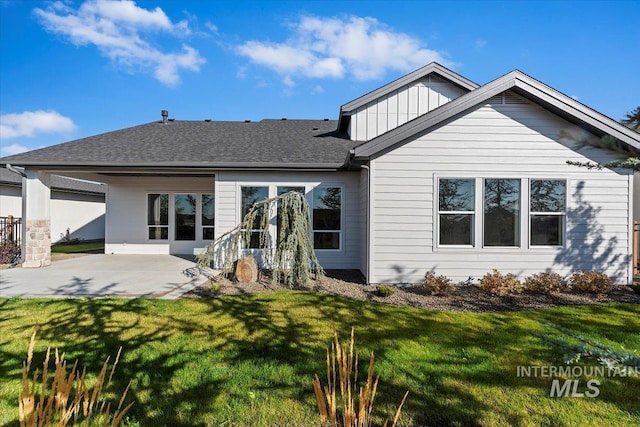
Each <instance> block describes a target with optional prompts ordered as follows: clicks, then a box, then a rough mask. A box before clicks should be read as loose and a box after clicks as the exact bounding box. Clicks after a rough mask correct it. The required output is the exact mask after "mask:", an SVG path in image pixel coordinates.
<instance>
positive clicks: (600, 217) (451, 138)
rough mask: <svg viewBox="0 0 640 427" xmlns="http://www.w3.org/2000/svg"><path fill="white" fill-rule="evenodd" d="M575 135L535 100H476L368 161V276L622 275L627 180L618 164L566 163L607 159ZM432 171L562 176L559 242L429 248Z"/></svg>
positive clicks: (622, 278) (625, 270)
mask: <svg viewBox="0 0 640 427" xmlns="http://www.w3.org/2000/svg"><path fill="white" fill-rule="evenodd" d="M568 135H569V136H570V135H581V136H578V137H577V138H576V137H567V136H568ZM582 137H588V135H584V133H583V132H581V131H579V129H578V128H577V127H576V126H574V125H572V124H570V123H568V122H566V121H564V120H562V119H560V118H558V117H557V116H555V115H553V114H551V113H549V112H547V111H545V110H543V109H542V108H540V107H537V106H534V105H515V104H511V105H494V106H490V105H485V106H482V107H478V108H476V109H475V110H473V111H472V112H470V113H468V114H467V115H465V116H464V117H461V118H459V119H457V120H455V121H453V122H451V123H449V124H447V125H445V126H443V127H441V128H440V129H437V130H435V131H433V132H431V133H430V134H428V135H425V136H423V137H420V138H418V139H416V140H415V141H412V142H409V143H407V144H405V145H403V146H401V147H399V148H397V149H395V150H392V151H391V152H389V153H387V154H384V155H382V156H381V157H379V158H377V159H375V160H372V161H371V169H372V179H373V181H372V189H373V190H374V192H373V193H372V207H371V209H372V211H373V217H372V231H371V235H372V239H373V254H372V260H371V262H372V270H373V272H372V277H371V278H370V281H371V282H373V283H382V282H417V281H419V280H420V279H421V278H422V277H423V276H424V274H425V272H427V271H430V270H433V271H435V272H436V274H444V275H445V276H447V277H450V278H451V279H453V280H455V281H462V280H466V279H467V278H468V277H473V278H475V279H477V278H479V277H481V276H482V275H484V274H485V273H487V272H488V271H490V270H491V269H493V268H497V269H499V270H501V271H503V272H512V273H514V274H517V275H519V276H521V277H524V276H527V275H530V274H534V273H539V272H542V271H545V270H548V269H549V270H553V271H557V272H558V273H560V274H562V275H568V274H570V273H571V272H573V271H576V270H579V269H589V270H590V269H599V270H602V271H605V272H606V273H608V274H610V275H612V276H615V277H616V279H617V281H618V283H627V281H628V280H629V262H630V260H629V258H630V254H631V244H630V233H629V221H630V212H631V209H630V205H629V203H630V200H631V198H630V194H629V193H630V191H631V185H632V179H631V177H630V175H629V174H628V173H627V172H626V171H619V172H615V171H610V170H603V171H589V170H587V169H584V168H578V167H576V166H570V165H567V164H566V161H567V160H578V161H585V160H591V161H595V162H600V161H607V160H610V159H611V156H610V155H608V154H607V153H605V152H604V151H602V150H598V149H594V148H585V147H584V146H582V145H581V144H580V142H581V141H577V140H576V139H580V138H582ZM572 147H573V148H572ZM441 176H443V177H480V178H482V177H487V178H503V177H504V178H525V179H526V178H561V179H566V180H567V182H568V189H567V191H568V193H569V204H568V209H567V243H566V245H565V247H564V248H560V249H558V248H535V249H534V248H531V249H528V248H527V246H526V243H527V242H528V238H526V239H525V240H524V242H523V247H522V248H514V249H491V248H486V249H485V248H482V247H477V248H469V249H453V248H437V247H436V242H435V240H436V230H435V217H434V211H435V209H436V208H437V206H436V201H435V200H434V194H435V191H434V190H435V189H434V185H435V183H436V179H437V177H441ZM526 212H528V210H526V209H525V210H523V214H524V213H526ZM527 220H528V217H527V218H524V220H523V222H522V224H523V226H525V227H526V224H528V221H527ZM525 236H526V229H525ZM479 246H481V245H479Z"/></svg>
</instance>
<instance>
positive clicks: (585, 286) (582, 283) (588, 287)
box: [569, 271, 613, 294]
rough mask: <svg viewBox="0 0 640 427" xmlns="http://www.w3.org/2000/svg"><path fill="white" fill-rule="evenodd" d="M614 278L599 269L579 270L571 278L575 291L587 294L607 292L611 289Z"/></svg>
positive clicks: (571, 285)
mask: <svg viewBox="0 0 640 427" xmlns="http://www.w3.org/2000/svg"><path fill="white" fill-rule="evenodd" d="M611 285H613V279H612V278H611V277H609V276H607V275H606V274H604V273H601V272H599V271H578V272H577V273H573V275H572V276H571V278H570V279H569V286H570V287H571V290H572V291H573V292H578V293H585V294H606V293H609V292H610V291H611Z"/></svg>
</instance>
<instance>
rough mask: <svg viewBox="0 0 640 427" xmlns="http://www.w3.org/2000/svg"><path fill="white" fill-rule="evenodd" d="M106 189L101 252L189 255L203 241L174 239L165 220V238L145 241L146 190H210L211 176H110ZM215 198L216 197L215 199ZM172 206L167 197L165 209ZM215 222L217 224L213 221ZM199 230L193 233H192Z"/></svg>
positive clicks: (146, 238)
mask: <svg viewBox="0 0 640 427" xmlns="http://www.w3.org/2000/svg"><path fill="white" fill-rule="evenodd" d="M108 184H109V187H108V191H107V213H106V236H105V253H108V254H109V253H120V254H168V253H171V254H190V255H191V254H193V251H194V249H195V248H203V247H204V246H205V244H206V242H204V241H202V240H196V241H175V240H173V238H172V236H173V235H174V232H175V230H174V225H173V224H172V221H171V220H170V221H169V240H149V239H148V230H147V194H148V193H211V192H213V188H214V185H213V184H214V178H213V176H212V177H210V178H190V177H117V178H110V179H109V181H108ZM217 201H218V200H216V202H217ZM172 209H173V204H172V200H171V197H170V200H169V210H170V211H171V210H172ZM216 225H217V224H216ZM198 235H199V233H198V232H197V234H196V236H198Z"/></svg>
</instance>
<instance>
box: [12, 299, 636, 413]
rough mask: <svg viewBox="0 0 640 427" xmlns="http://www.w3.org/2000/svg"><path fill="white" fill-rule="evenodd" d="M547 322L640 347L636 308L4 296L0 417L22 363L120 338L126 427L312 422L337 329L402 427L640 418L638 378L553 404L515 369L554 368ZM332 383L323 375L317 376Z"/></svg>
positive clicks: (89, 353)
mask: <svg viewBox="0 0 640 427" xmlns="http://www.w3.org/2000/svg"><path fill="white" fill-rule="evenodd" d="M540 320H548V321H553V322H555V323H557V324H559V325H562V326H565V327H569V328H571V329H573V330H575V331H577V332H580V333H582V334H583V335H588V336H590V337H593V338H594V339H597V340H599V341H602V342H604V343H606V344H609V345H612V346H614V347H615V348H620V347H622V346H624V347H625V348H626V349H632V350H634V351H636V352H637V350H638V349H640V333H639V332H640V306H638V305H628V304H627V305H625V304H610V305H594V306H580V307H565V308H559V309H551V310H539V311H521V312H512V313H483V314H470V313H451V312H436V311H426V310H419V309H412V308H405V307H394V306H387V305H380V304H373V303H363V302H359V301H354V300H349V299H344V298H338V297H333V296H328V295H324V294H316V293H311V292H286V291H283V292H273V293H263V294H252V295H242V296H235V297H224V298H221V299H214V300H176V301H161V300H144V299H131V300H126V299H93V300H90V299H77V300H52V299H48V300H44V299H39V300H16V299H11V300H6V299H5V300H2V299H0V378H2V381H0V425H1V426H9V425H16V426H17V425H18V423H17V396H18V393H19V378H20V366H21V361H22V360H23V359H24V358H25V354H26V349H27V346H28V342H29V337H30V335H31V331H32V326H33V325H34V324H38V325H40V331H39V333H38V342H37V345H36V352H37V354H38V356H39V358H38V359H37V360H38V361H40V362H39V363H41V360H42V358H43V353H44V350H45V348H46V347H47V346H49V345H51V346H55V347H58V348H60V350H62V351H65V352H66V354H67V358H68V359H69V360H74V359H76V358H78V359H80V361H81V364H82V365H88V367H89V371H90V372H97V371H98V370H99V369H100V367H101V365H102V361H103V360H104V357H105V356H106V355H108V354H112V355H115V354H116V352H117V349H118V347H120V346H123V347H124V349H123V357H122V360H121V362H120V364H119V365H118V370H117V372H116V375H117V377H118V381H119V384H118V385H117V386H118V387H119V388H120V389H121V390H122V389H124V386H125V385H126V382H127V381H128V380H129V379H131V378H132V379H133V385H132V390H131V394H130V397H131V398H132V399H134V400H135V405H134V407H133V409H132V410H131V412H130V413H129V414H130V417H129V422H128V424H129V425H142V426H163V425H166V426H273V425H283V426H285V425H286V426H304V425H318V424H317V419H316V418H314V417H315V413H316V407H315V400H314V397H313V391H312V388H311V380H312V378H313V374H314V373H319V374H321V378H323V377H324V372H325V368H324V358H325V349H326V347H327V345H328V344H329V343H330V340H331V334H332V328H333V327H334V326H335V327H336V328H337V329H338V331H339V332H340V334H341V336H342V337H343V338H345V339H346V338H347V335H348V333H349V331H350V329H351V327H352V326H353V327H355V332H356V346H357V348H358V349H359V350H360V354H361V361H362V362H363V363H361V365H362V366H363V367H364V366H365V365H366V363H364V362H365V360H366V359H367V358H366V356H365V354H366V353H367V352H368V351H370V350H373V351H374V352H375V354H376V361H377V362H376V369H377V371H378V372H379V373H380V377H381V379H380V386H379V391H378V399H377V404H376V409H374V411H375V412H377V413H378V414H380V415H379V417H378V418H377V420H378V421H380V420H382V416H388V415H390V414H391V413H392V410H393V408H395V406H397V404H398V403H399V402H400V400H401V398H402V395H403V394H404V392H405V390H407V389H408V390H410V395H409V398H408V400H407V403H406V404H405V408H404V411H403V416H402V418H401V420H402V425H405V426H406V425H438V426H439V425H459V426H470V425H483V426H484V425H489V426H491V425H504V426H506V425H532V426H534V425H535V426H537V425H548V426H561V425H581V426H582V425H585V426H586V425H594V426H595V425H616V426H623V425H638V423H640V378H638V377H633V378H629V377H627V378H619V377H618V378H602V379H601V386H600V395H599V396H598V397H597V398H550V397H548V396H549V390H550V386H551V379H549V378H519V377H517V375H516V367H517V366H519V365H545V366H548V365H556V366H557V365H560V364H561V363H562V361H561V354H560V353H558V352H557V351H555V350H552V349H550V348H548V347H547V346H546V345H545V344H543V343H542V342H541V341H540V340H539V339H537V338H535V337H532V336H530V335H529V334H528V333H527V331H528V330H543V329H544V328H545V326H543V324H542V323H541V322H540ZM323 382H324V381H323Z"/></svg>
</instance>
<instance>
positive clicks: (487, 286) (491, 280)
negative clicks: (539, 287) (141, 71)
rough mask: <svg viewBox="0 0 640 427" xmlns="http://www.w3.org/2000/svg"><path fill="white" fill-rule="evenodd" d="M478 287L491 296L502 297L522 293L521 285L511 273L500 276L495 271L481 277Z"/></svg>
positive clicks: (500, 274)
mask: <svg viewBox="0 0 640 427" xmlns="http://www.w3.org/2000/svg"><path fill="white" fill-rule="evenodd" d="M480 287H481V288H482V289H484V290H485V291H487V292H489V293H491V294H496V295H502V296H504V295H509V294H515V293H520V292H521V291H522V283H521V282H520V281H519V280H518V279H517V278H516V276H515V275H513V274H512V273H508V274H502V273H500V272H499V271H498V270H496V269H493V271H492V272H491V273H487V274H485V275H484V276H482V278H481V279H480Z"/></svg>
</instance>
